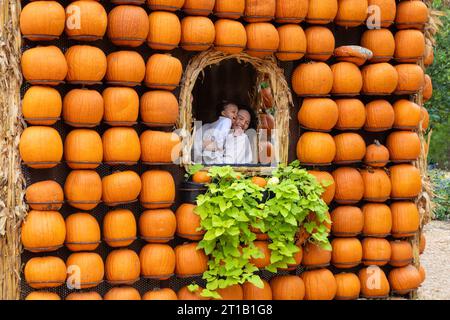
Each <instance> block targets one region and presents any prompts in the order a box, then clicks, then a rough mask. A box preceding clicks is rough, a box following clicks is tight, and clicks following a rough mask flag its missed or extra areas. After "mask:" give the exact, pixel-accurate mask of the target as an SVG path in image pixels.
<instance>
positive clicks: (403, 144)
mask: <svg viewBox="0 0 450 320" xmlns="http://www.w3.org/2000/svg"><path fill="white" fill-rule="evenodd" d="M386 146H387V148H388V149H389V154H390V155H391V160H392V161H413V160H416V159H417V158H418V157H419V156H420V139H419V136H418V135H417V133H415V132H411V131H395V132H393V133H391V134H390V135H389V136H388V138H387V141H386Z"/></svg>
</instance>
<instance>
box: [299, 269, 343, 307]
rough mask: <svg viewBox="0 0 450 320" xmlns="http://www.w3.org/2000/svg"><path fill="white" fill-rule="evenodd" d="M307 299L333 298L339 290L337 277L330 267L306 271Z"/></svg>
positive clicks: (304, 275)
mask: <svg viewBox="0 0 450 320" xmlns="http://www.w3.org/2000/svg"><path fill="white" fill-rule="evenodd" d="M300 276H301V278H302V279H303V281H304V283H305V300H333V299H334V297H335V295H336V292H337V284H336V279H335V278H334V276H333V274H332V273H331V271H330V270H328V269H317V270H311V271H305V272H303V273H302V274H301V275H300Z"/></svg>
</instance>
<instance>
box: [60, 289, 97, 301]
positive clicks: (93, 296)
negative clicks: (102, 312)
mask: <svg viewBox="0 0 450 320" xmlns="http://www.w3.org/2000/svg"><path fill="white" fill-rule="evenodd" d="M65 300H82V301H86V300H103V298H102V296H101V295H100V294H99V293H98V292H94V291H90V292H72V293H69V294H68V295H67V297H66V299H65Z"/></svg>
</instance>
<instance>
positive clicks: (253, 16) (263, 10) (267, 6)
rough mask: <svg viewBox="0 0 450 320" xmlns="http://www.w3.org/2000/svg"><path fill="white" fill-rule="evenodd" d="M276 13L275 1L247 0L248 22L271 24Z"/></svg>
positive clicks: (246, 12) (245, 13) (245, 15)
mask: <svg viewBox="0 0 450 320" xmlns="http://www.w3.org/2000/svg"><path fill="white" fill-rule="evenodd" d="M275 11H276V1H275V0H265V1H258V0H246V1H245V11H244V19H245V21H247V22H252V23H253V22H269V21H271V20H273V19H274V17H275Z"/></svg>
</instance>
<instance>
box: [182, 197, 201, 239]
mask: <svg viewBox="0 0 450 320" xmlns="http://www.w3.org/2000/svg"><path fill="white" fill-rule="evenodd" d="M195 208H196V206H195V205H193V204H189V203H184V204H182V205H181V206H179V207H178V209H177V211H176V212H175V216H176V218H177V235H178V236H179V237H181V238H185V239H189V240H193V241H199V240H202V239H203V235H204V234H205V232H206V231H203V230H201V231H198V229H200V228H201V226H200V223H201V220H200V216H199V215H198V214H196V213H195Z"/></svg>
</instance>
